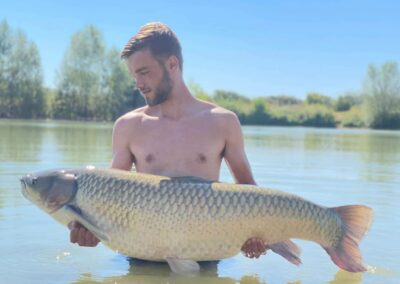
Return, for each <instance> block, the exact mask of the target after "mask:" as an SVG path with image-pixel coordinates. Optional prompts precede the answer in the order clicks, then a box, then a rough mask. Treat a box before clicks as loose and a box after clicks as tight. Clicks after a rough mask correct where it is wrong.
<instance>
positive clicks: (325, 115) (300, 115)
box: [272, 104, 336, 127]
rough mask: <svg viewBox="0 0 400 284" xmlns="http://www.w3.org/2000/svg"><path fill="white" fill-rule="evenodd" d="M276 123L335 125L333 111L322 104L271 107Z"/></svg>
mask: <svg viewBox="0 0 400 284" xmlns="http://www.w3.org/2000/svg"><path fill="white" fill-rule="evenodd" d="M272 114H273V119H274V121H275V122H276V125H287V126H314V127H335V126H336V120H335V116H334V114H333V111H332V110H331V109H329V108H328V107H326V106H324V105H307V104H304V105H294V106H276V107H274V108H273V109H272Z"/></svg>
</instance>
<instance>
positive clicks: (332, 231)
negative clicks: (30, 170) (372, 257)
mask: <svg viewBox="0 0 400 284" xmlns="http://www.w3.org/2000/svg"><path fill="white" fill-rule="evenodd" d="M71 174H72V175H73V177H74V179H72V178H71ZM36 176H37V178H39V179H38V180H39V182H36V183H35V184H33V183H32V177H31V176H30V175H29V176H27V177H25V178H24V179H23V193H24V195H25V196H26V197H27V198H28V199H30V200H31V201H33V202H35V203H36V204H37V205H38V206H39V207H41V208H42V209H43V210H45V211H46V212H48V213H49V214H51V215H52V216H53V217H54V218H55V219H56V220H58V221H59V222H61V223H63V224H65V225H67V224H68V223H69V222H70V221H73V220H74V218H78V220H81V221H82V222H85V225H87V226H88V229H92V230H93V231H92V232H93V233H94V234H96V235H97V236H98V237H99V238H102V237H103V239H102V242H103V243H104V244H105V245H106V246H108V247H110V248H111V249H113V250H116V251H118V252H120V253H122V254H125V255H127V256H131V257H135V258H141V259H146V260H155V261H163V260H168V259H169V258H171V257H173V258H178V259H187V260H194V261H205V260H218V259H223V258H228V257H232V256H234V255H236V254H238V253H239V252H240V249H241V247H242V245H243V244H244V243H245V242H246V241H247V240H248V239H250V238H254V237H256V238H259V239H262V240H263V241H264V242H265V243H266V244H267V245H268V247H269V248H271V249H272V250H273V251H274V252H276V253H278V254H280V255H282V256H283V257H285V258H286V259H288V260H289V261H291V262H293V263H295V264H299V263H300V259H299V249H298V248H297V246H296V245H295V244H294V243H292V242H291V241H290V239H291V238H298V239H305V240H310V241H314V242H317V243H319V244H320V245H321V246H322V247H323V248H324V249H325V250H326V251H327V252H328V254H329V255H330V257H331V259H332V260H333V261H334V262H335V263H336V264H337V265H338V266H340V267H342V268H343V269H346V270H348V271H364V270H365V267H364V266H363V265H362V262H361V254H360V252H359V249H358V242H359V241H360V240H361V238H362V237H363V235H364V234H365V233H366V231H367V230H368V228H369V225H370V223H371V219H372V210H371V209H370V208H368V207H366V206H363V205H351V206H350V205H348V206H341V207H333V208H327V207H324V206H320V205H317V204H315V203H312V202H310V201H307V200H305V199H303V198H301V197H298V196H296V195H292V194H289V193H285V192H281V191H278V190H272V189H267V188H260V187H258V186H252V185H240V184H227V183H219V182H210V181H205V180H202V179H199V178H194V177H182V178H168V177H162V176H154V175H147V174H139V173H130V172H126V171H119V170H111V169H95V168H90V169H80V170H71V171H62V172H46V173H42V174H40V173H39V174H37V175H36ZM45 178H48V179H51V182H43V184H44V185H45V186H44V187H43V188H41V187H40V184H41V182H40V180H41V179H45ZM59 180H62V181H64V183H63V184H64V187H65V188H48V186H49V185H50V184H57V183H56V182H55V181H59ZM65 180H67V181H69V183H68V182H65ZM45 187H46V188H45ZM62 190H64V192H63V191H62ZM52 191H54V192H55V193H54V192H52ZM68 192H71V193H70V195H71V197H70V199H69V200H65V199H66V197H65V196H68V194H67V193H68ZM49 193H51V194H50V195H51V196H52V198H53V199H55V200H54V201H53V203H46V198H47V196H46V195H47V194H49ZM57 194H59V196H60V200H59V201H57V198H56V197H57ZM57 202H59V203H60V204H59V205H58V207H57V208H46V206H50V205H49V204H58V203H57ZM63 202H64V203H63ZM64 211H65V212H67V213H68V214H67V213H65V214H64V213H62V212H64ZM71 212H72V213H71ZM71 214H72V215H71ZM66 216H67V217H66ZM71 216H72V217H71ZM74 216H75V217H74ZM68 218H69V219H68Z"/></svg>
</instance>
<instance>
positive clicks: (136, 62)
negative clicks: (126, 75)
mask: <svg viewBox="0 0 400 284" xmlns="http://www.w3.org/2000/svg"><path fill="white" fill-rule="evenodd" d="M127 63H128V68H129V71H130V73H131V74H132V75H133V78H134V79H135V81H136V87H137V88H138V89H139V91H140V93H141V94H142V96H143V97H144V98H145V99H146V102H147V104H148V105H149V106H155V105H158V104H161V103H163V102H164V101H166V100H167V99H168V97H169V96H170V94H171V91H172V87H173V82H172V80H171V77H170V75H169V73H168V70H167V68H166V67H165V64H164V63H163V62H162V63H161V62H159V61H157V60H156V59H155V58H154V56H153V55H152V54H151V52H150V50H148V49H145V50H140V51H137V52H135V53H133V54H132V55H131V56H130V57H129V58H128V61H127Z"/></svg>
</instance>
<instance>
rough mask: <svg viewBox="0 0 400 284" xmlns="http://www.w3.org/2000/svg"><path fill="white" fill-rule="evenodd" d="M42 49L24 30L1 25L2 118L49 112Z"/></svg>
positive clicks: (0, 85) (4, 23)
mask: <svg viewBox="0 0 400 284" xmlns="http://www.w3.org/2000/svg"><path fill="white" fill-rule="evenodd" d="M45 108H46V103H45V95H44V89H43V75H42V67H41V60H40V56H39V51H38V49H37V47H36V45H35V44H34V43H33V42H32V41H29V40H28V38H27V37H26V35H25V34H24V33H23V32H22V31H13V30H12V29H11V28H10V27H9V25H8V24H7V22H6V21H3V22H2V23H1V24H0V117H22V118H37V117H44V116H45V114H46V109H45Z"/></svg>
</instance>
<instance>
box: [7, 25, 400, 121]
mask: <svg viewBox="0 0 400 284" xmlns="http://www.w3.org/2000/svg"><path fill="white" fill-rule="evenodd" d="M42 73H43V71H42V66H41V59H40V55H39V51H38V49H37V47H36V45H35V43H34V42H33V41H31V40H29V39H28V38H27V36H26V35H25V34H24V33H23V32H22V31H19V30H14V29H12V28H11V27H10V26H9V25H8V24H7V22H6V21H3V22H1V23H0V118H54V119H74V120H114V119H116V118H117V117H118V116H120V115H122V114H123V113H125V112H127V111H129V110H132V109H134V108H137V107H139V106H143V105H144V103H145V102H144V100H143V98H142V96H141V95H140V94H139V92H137V91H135V86H134V82H133V80H132V79H131V78H130V75H129V72H128V70H127V67H126V64H125V63H124V62H123V61H122V60H120V58H119V52H118V50H116V49H115V48H108V47H107V46H106V44H105V41H104V39H103V37H102V34H101V32H100V31H99V30H98V29H97V28H96V27H94V26H88V27H86V28H84V29H83V30H81V31H79V32H77V33H75V34H74V35H73V36H72V37H71V40H70V44H69V46H68V48H67V50H66V51H65V53H64V58H63V61H62V63H61V66H60V67H59V68H58V70H57V80H56V84H55V88H54V89H49V88H46V87H44V84H43V74H42ZM189 85H190V89H191V91H192V93H193V94H194V95H195V96H196V97H198V98H200V99H204V100H208V101H211V102H215V103H217V104H219V105H221V106H223V107H225V108H227V109H230V110H232V111H234V112H235V113H236V114H237V115H238V117H239V119H240V120H241V122H242V123H243V124H252V125H281V126H316V127H338V126H339V127H371V128H377V129H383V128H387V129H400V73H399V68H398V64H397V63H396V62H386V63H384V64H383V65H382V66H375V65H370V66H369V67H368V70H367V74H366V77H365V80H364V83H363V87H362V90H361V91H360V92H358V93H348V94H343V95H341V96H339V97H338V98H336V99H333V98H331V97H328V96H324V95H323V94H320V93H309V94H307V95H306V99H304V100H300V99H298V98H295V97H291V96H286V95H280V96H269V97H258V98H255V99H249V98H247V97H245V96H243V95H240V94H237V93H235V92H231V91H223V90H217V91H215V92H214V93H213V94H207V93H206V92H205V91H204V90H202V88H201V87H200V86H199V85H197V84H195V83H193V82H192V83H190V84H189Z"/></svg>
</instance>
